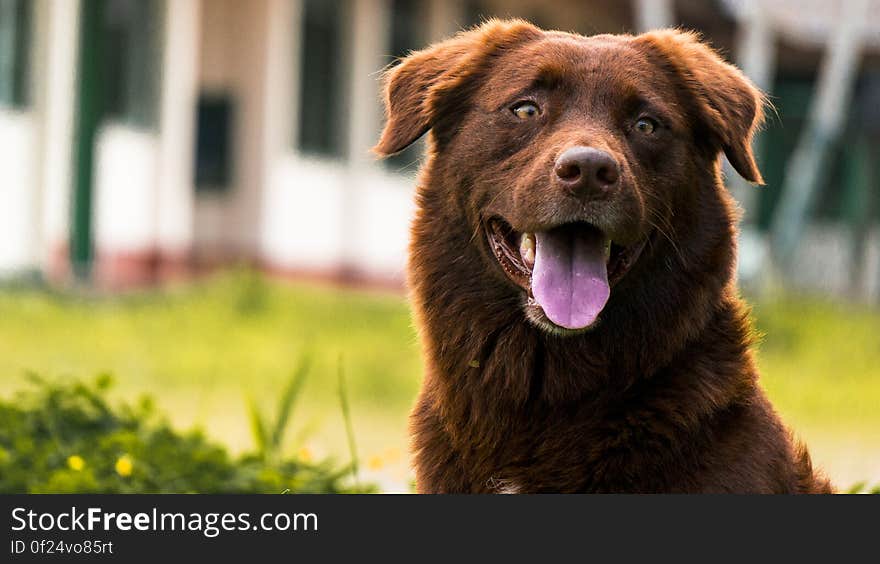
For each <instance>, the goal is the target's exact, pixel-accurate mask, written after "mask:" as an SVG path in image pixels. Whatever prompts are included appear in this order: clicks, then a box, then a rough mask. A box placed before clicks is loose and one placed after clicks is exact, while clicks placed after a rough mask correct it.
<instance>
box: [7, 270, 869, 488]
mask: <svg viewBox="0 0 880 564" xmlns="http://www.w3.org/2000/svg"><path fill="white" fill-rule="evenodd" d="M754 314H755V317H756V319H757V322H758V328H759V329H760V330H761V331H762V332H763V333H764V334H765V335H766V336H765V338H764V339H763V341H762V344H761V346H760V353H759V363H760V366H761V369H762V372H763V378H762V382H763V385H764V386H765V388H766V389H767V391H768V393H769V394H770V396H771V399H772V400H773V401H774V403H775V405H776V406H777V408H778V409H779V411H780V413H781V414H782V416H783V418H784V419H785V420H786V421H787V422H788V423H790V424H791V425H792V427H794V428H795V429H796V430H797V432H798V434H799V435H800V436H801V437H802V438H804V439H805V440H807V442H808V443H809V444H810V447H811V450H812V451H813V453H814V459H816V461H817V463H819V464H820V465H821V466H823V467H825V468H826V469H827V470H828V471H829V473H830V474H831V476H832V477H833V478H835V479H836V480H837V481H838V483H840V484H841V485H844V486H845V485H849V484H851V483H854V482H857V481H861V480H866V481H868V482H870V483H876V482H878V481H880V312H878V311H877V310H866V309H864V308H859V307H855V306H841V305H836V304H833V303H827V302H822V301H811V300H795V299H784V300H775V301H773V302H767V303H762V304H758V305H756V307H755V310H754ZM304 357H308V359H309V376H308V378H307V379H305V381H304V383H303V384H302V386H303V388H302V390H301V391H299V392H298V399H297V406H296V413H295V415H294V417H293V418H292V419H293V420H292V421H291V423H292V427H291V430H290V433H289V436H290V437H291V439H289V440H288V441H286V442H287V443H288V444H286V445H284V449H286V450H288V451H291V450H298V449H301V447H303V446H305V447H306V451H312V452H313V453H314V455H315V456H323V455H325V454H329V455H332V456H334V457H335V458H337V459H338V460H341V461H347V460H348V459H349V448H350V444H349V437H348V435H347V432H346V426H347V422H346V420H345V418H344V416H343V413H342V411H341V409H340V397H339V373H340V369H341V368H340V362H342V363H343V365H344V372H345V380H346V384H347V386H346V387H347V397H348V403H349V413H350V418H351V425H352V427H353V428H354V434H355V438H356V440H357V443H356V444H357V449H358V451H359V452H358V454H359V456H360V459H361V462H362V467H361V473H362V474H364V476H365V478H367V479H372V478H374V477H375V476H377V475H378V476H380V478H381V479H382V480H383V483H384V484H385V485H386V486H388V485H389V484H390V486H389V487H392V488H395V489H403V488H405V487H406V486H405V484H406V483H407V482H408V479H409V477H408V473H407V469H406V467H407V463H406V458H407V457H406V447H407V438H406V436H407V413H408V410H409V408H410V405H411V403H412V401H413V400H414V398H415V395H416V392H417V390H418V385H419V381H420V374H421V362H420V359H419V351H418V346H417V339H416V335H415V331H414V330H413V328H412V324H411V321H410V316H409V312H408V309H407V306H406V303H405V301H404V300H403V298H401V297H399V296H395V295H390V294H381V293H367V292H354V291H342V290H340V289H338V288H329V287H315V286H309V285H304V284H289V283H281V282H274V281H268V280H265V279H263V278H261V277H259V276H256V275H253V274H249V273H247V272H236V273H232V274H226V275H222V276H219V277H216V278H212V279H209V280H206V281H204V282H202V283H198V284H194V285H189V286H185V287H180V288H178V289H175V290H171V291H170V292H164V293H146V294H139V295H133V296H127V297H112V298H108V297H103V298H98V297H81V296H80V297H72V296H70V295H59V294H55V293H51V292H46V291H41V290H35V289H9V290H6V291H3V292H0V395H3V396H4V397H9V396H10V395H11V393H12V391H13V390H16V389H19V388H21V387H23V385H24V380H23V378H22V377H21V376H22V374H24V372H25V371H28V370H30V371H35V372H38V373H40V374H42V375H44V376H47V377H60V378H68V377H70V378H74V377H80V378H82V377H84V378H90V377H92V376H93V375H95V374H96V373H100V372H109V373H112V374H114V375H115V376H116V381H117V386H116V389H115V392H114V393H115V394H116V395H118V396H122V397H124V398H126V399H129V400H132V399H133V398H135V397H136V396H137V395H139V394H142V393H148V394H151V395H153V396H155V398H156V400H157V403H158V405H159V407H160V408H161V409H162V410H163V411H164V412H166V413H168V414H169V416H170V417H171V419H172V422H173V423H174V424H175V425H176V426H179V427H181V428H184V427H189V426H192V425H199V426H201V427H203V428H204V429H205V431H206V433H207V434H208V435H209V436H211V437H212V438H215V439H218V440H221V441H222V442H223V443H225V444H227V445H229V446H230V447H231V448H232V449H233V450H234V451H243V450H245V449H251V448H253V447H254V445H253V443H252V435H251V424H252V418H251V416H250V415H249V410H248V405H249V403H248V400H249V398H251V399H252V402H253V405H256V406H257V408H256V409H257V410H259V409H261V408H262V409H265V410H266V411H267V412H272V411H273V410H274V409H275V406H276V405H277V404H278V399H279V396H280V395H281V394H282V393H284V391H285V388H286V387H287V385H288V383H289V382H290V379H291V374H292V373H293V371H294V370H296V368H297V366H299V363H300V361H301V359H302V358H304ZM306 454H308V452H306Z"/></svg>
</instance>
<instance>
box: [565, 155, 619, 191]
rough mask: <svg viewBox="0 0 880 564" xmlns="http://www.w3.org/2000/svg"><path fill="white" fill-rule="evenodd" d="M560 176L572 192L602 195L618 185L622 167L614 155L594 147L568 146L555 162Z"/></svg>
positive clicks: (566, 187) (567, 188)
mask: <svg viewBox="0 0 880 564" xmlns="http://www.w3.org/2000/svg"><path fill="white" fill-rule="evenodd" d="M554 170H555V172H556V180H557V181H558V182H559V184H560V185H562V186H563V187H564V188H565V189H566V190H568V191H569V192H570V193H571V194H573V195H575V196H579V197H592V196H598V195H599V194H602V193H604V192H606V191H607V190H609V189H612V188H614V187H615V186H617V179H618V178H619V177H620V167H619V166H618V164H617V161H616V160H614V157H612V156H611V155H609V154H608V153H606V152H605V151H601V150H599V149H594V148H593V147H581V146H578V147H571V148H569V149H566V150H565V151H564V152H563V153H562V154H561V155H559V158H558V159H556V165H555V166H554Z"/></svg>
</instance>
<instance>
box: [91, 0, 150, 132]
mask: <svg viewBox="0 0 880 564" xmlns="http://www.w3.org/2000/svg"><path fill="white" fill-rule="evenodd" d="M162 7H163V6H162V2H161V0H105V4H104V10H103V15H102V21H101V27H102V31H103V34H102V36H103V45H102V49H101V55H102V61H101V64H102V71H103V76H104V79H105V80H104V90H103V96H104V116H105V117H107V118H109V119H112V120H115V121H120V122H123V123H126V124H129V125H135V126H140V127H152V126H153V125H155V121H156V106H157V104H156V99H157V88H158V83H159V80H158V76H159V45H160V43H159V37H160V31H161V24H160V22H161V15H162Z"/></svg>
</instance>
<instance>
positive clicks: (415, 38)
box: [385, 0, 427, 172]
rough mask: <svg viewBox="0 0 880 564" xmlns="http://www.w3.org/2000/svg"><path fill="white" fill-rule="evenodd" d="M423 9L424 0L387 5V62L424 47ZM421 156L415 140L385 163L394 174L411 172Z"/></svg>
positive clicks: (421, 144)
mask: <svg viewBox="0 0 880 564" xmlns="http://www.w3.org/2000/svg"><path fill="white" fill-rule="evenodd" d="M426 8H427V7H426V5H425V2H424V0H393V2H392V3H391V13H392V19H391V53H392V57H390V58H389V60H388V62H389V63H391V62H394V61H395V60H396V59H398V58H400V57H404V56H406V55H407V53H409V52H410V51H412V50H415V49H421V48H423V47H425V43H426V42H427V37H426V35H427V34H426V33H425V27H426V25H425V19H426V13H427V9H426ZM424 153H425V143H424V140H422V139H419V140H418V141H417V142H416V143H413V144H412V145H410V146H409V147H407V148H406V149H404V150H403V151H401V152H400V153H398V154H396V155H394V156H393V157H390V158H388V159H386V160H385V165H386V166H387V167H388V168H389V169H390V170H393V171H396V172H415V171H416V170H417V169H418V168H419V164H420V162H421V159H422V156H423V155H424Z"/></svg>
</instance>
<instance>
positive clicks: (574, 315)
mask: <svg viewBox="0 0 880 564" xmlns="http://www.w3.org/2000/svg"><path fill="white" fill-rule="evenodd" d="M535 239H536V241H535V242H536V249H535V267H534V269H533V270H532V294H533V295H534V296H535V299H536V300H537V301H538V304H540V306H541V308H542V309H543V310H544V314H545V315H546V316H547V317H548V318H549V319H550V321H552V322H553V323H555V324H556V325H559V326H560V327H565V328H567V329H582V328H584V327H589V326H590V325H592V324H593V323H595V321H596V318H597V317H598V316H599V312H601V311H602V308H603V307H605V302H607V301H608V295H609V294H610V293H611V290H610V289H609V287H608V269H607V268H606V264H605V248H604V245H605V236H604V235H603V234H602V232H601V231H599V230H598V229H593V228H590V227H588V226H583V225H581V226H577V227H571V226H566V227H560V228H557V229H553V230H551V231H544V232H538V233H535Z"/></svg>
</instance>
